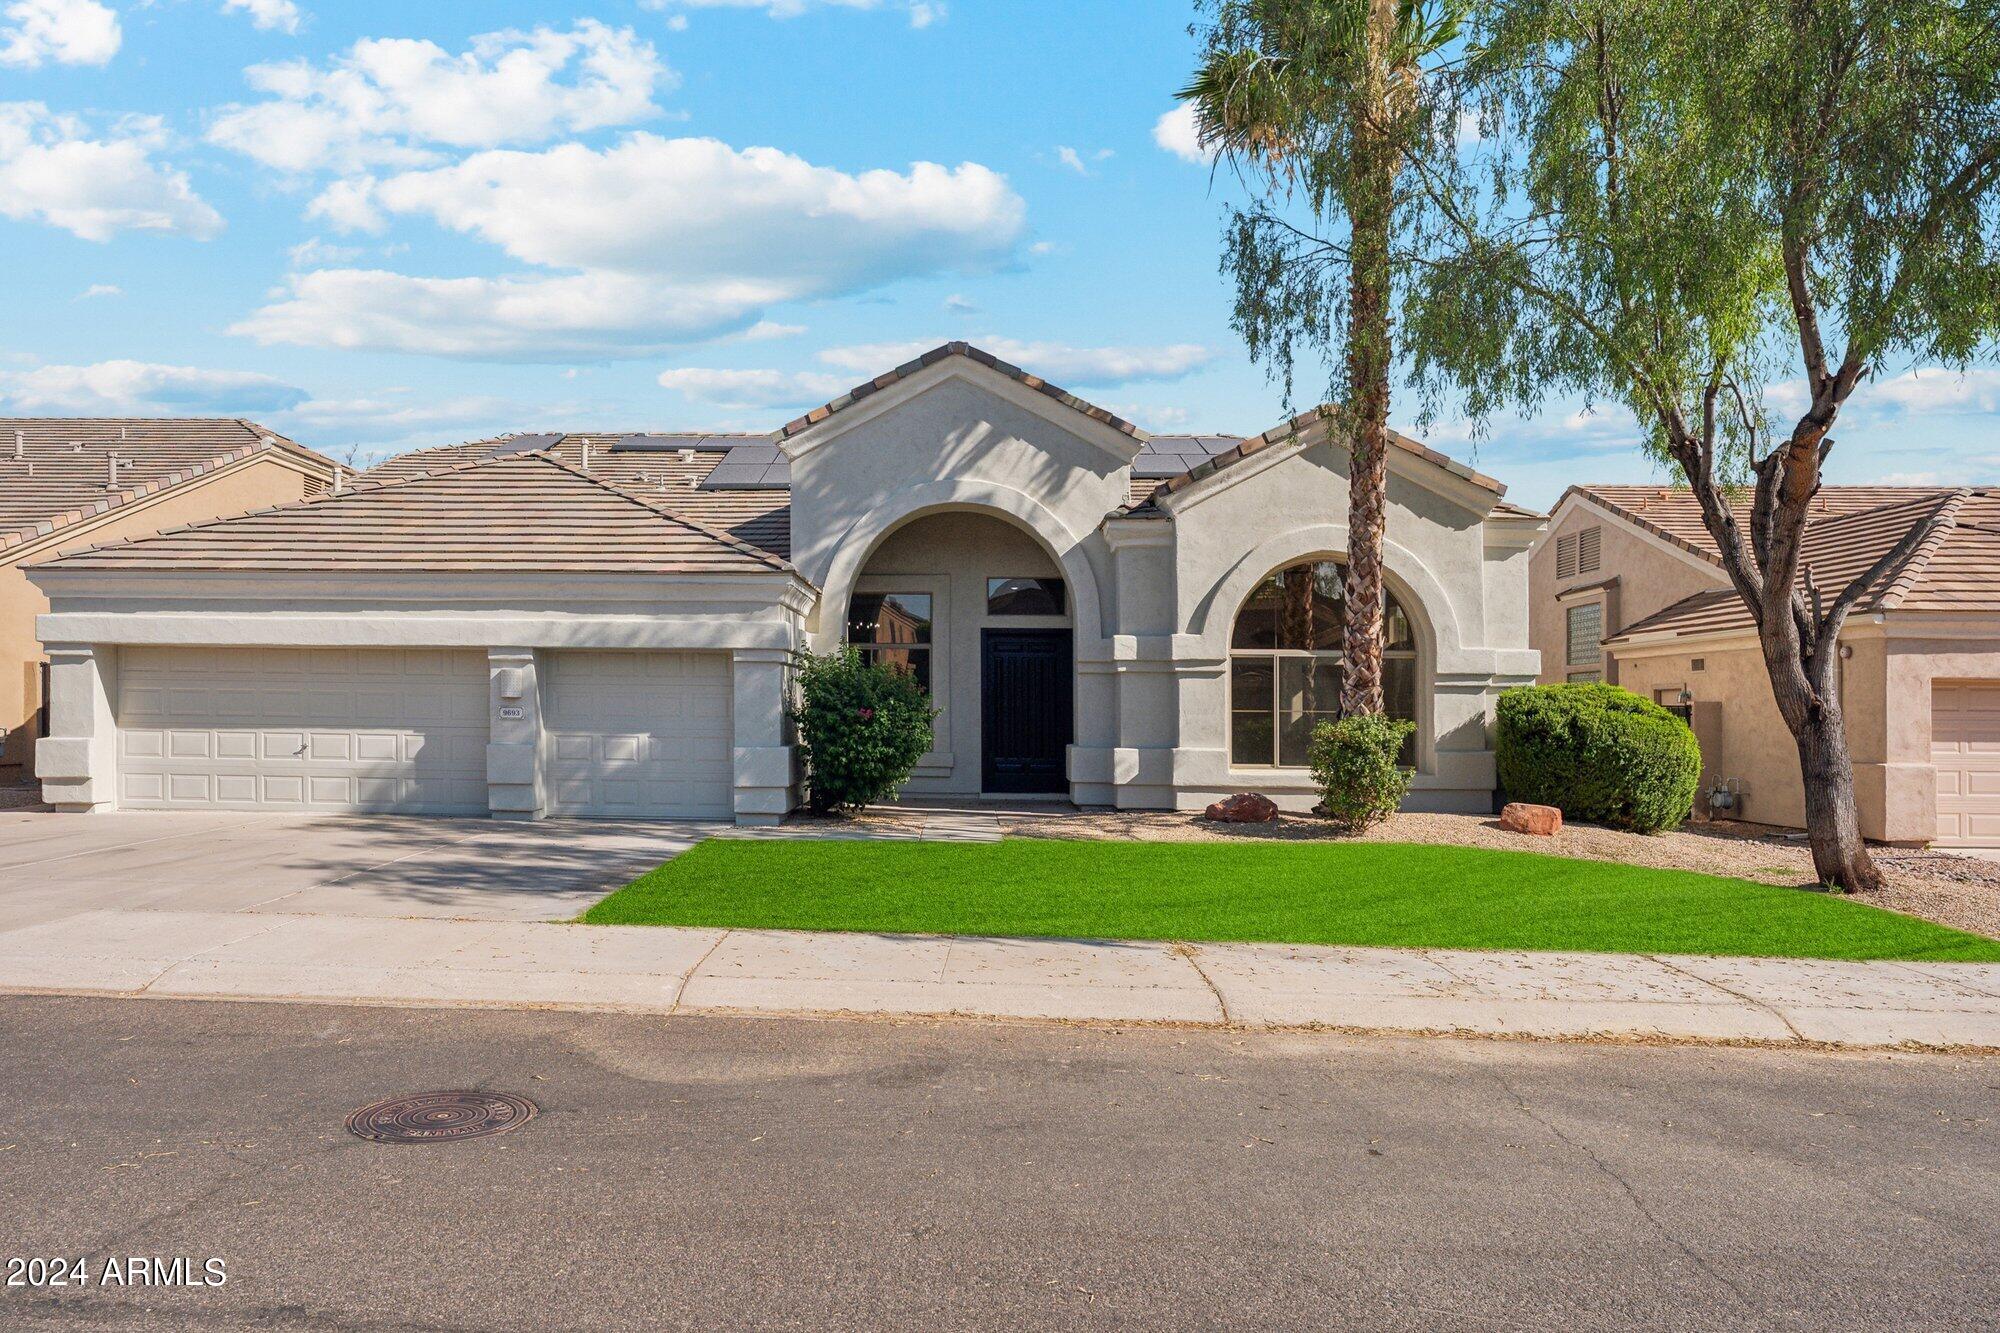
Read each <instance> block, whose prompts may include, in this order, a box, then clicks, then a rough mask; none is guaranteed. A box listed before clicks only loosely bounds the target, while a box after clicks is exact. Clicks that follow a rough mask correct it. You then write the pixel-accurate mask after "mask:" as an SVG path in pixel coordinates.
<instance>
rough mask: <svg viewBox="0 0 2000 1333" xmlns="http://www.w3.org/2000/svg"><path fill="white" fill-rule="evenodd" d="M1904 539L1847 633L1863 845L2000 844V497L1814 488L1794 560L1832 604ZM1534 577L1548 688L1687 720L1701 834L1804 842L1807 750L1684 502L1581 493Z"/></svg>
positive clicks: (1565, 510) (1680, 492)
mask: <svg viewBox="0 0 2000 1333" xmlns="http://www.w3.org/2000/svg"><path fill="white" fill-rule="evenodd" d="M1746 517H1747V516H1746ZM1913 529H1921V530H1922V536H1921V538H1920V540H1919V541H1918V542H1917V544H1916V545H1915V547H1914V549H1913V550H1912V551H1911V553H1910V554H1909V556H1908V557H1907V558H1906V559H1904V560H1902V561H1901V562H1899V563H1898V564H1896V565H1895V566H1893V567H1892V568H1890V569H1889V570H1888V571H1887V572H1886V573H1884V574H1883V576H1882V577H1881V578H1880V579H1879V580H1878V581H1877V583H1876V584H1875V585H1874V586H1873V587H1872V588H1870V589H1869V591H1868V593H1867V595H1865V596H1864V597H1863V598H1862V600H1861V602H1860V604H1859V605H1858V606H1857V607H1856V608H1855V610H1854V613H1853V615H1852V616H1850V617H1849V619H1848V622H1847V627H1846V629H1845V630H1844V631H1843V632H1842V634H1841V670H1840V688H1841V701H1842V704H1843V706H1844V708H1845V709H1846V713H1847V735H1848V744H1849V746H1850V747H1851V749H1852V752H1853V756H1854V779H1855V792H1856V797H1857V799H1858V802H1859V805H1860V815H1861V831H1862V833H1863V834H1864V835H1865V836H1867V837H1869V838H1872V839H1876V840H1880V841H1885V842H1893V843H1929V842H1935V843H1938V844H1940V845H1945V846H1958V847H1995V846H2000V492H1992V491H1986V490H1980V489H1973V488H1965V489H1958V488H1950V487H1937V486H1824V487H1822V488H1821V489H1820V491H1819V493H1818V495H1816V496H1815V497H1814V499H1813V509H1812V516H1811V518H1810V519H1809V521H1808V523H1807V526H1806V536H1805V545H1804V561H1803V563H1804V564H1806V565H1810V566H1811V567H1812V568H1813V570H1814V572H1815V580H1816V582H1817V583H1818V584H1819V586H1820V588H1821V589H1822V590H1823V591H1824V592H1825V593H1826V595H1828V596H1831V595H1833V592H1834V591H1835V590H1838V589H1839V588H1842V587H1844V586H1846V584H1847V582H1848V581H1849V580H1851V579H1853V578H1854V577H1856V576H1857V575H1859V574H1861V573H1863V572H1865V571H1866V570H1868V569H1869V568H1871V567H1872V566H1873V565H1874V564H1875V562H1876V561H1877V560H1878V559H1880V558H1881V557H1883V556H1884V555H1887V554H1888V553H1890V552H1891V551H1893V550H1895V549H1896V546H1897V544H1898V543H1899V542H1901V541H1902V540H1903V539H1904V538H1905V537H1906V536H1907V535H1909V534H1910V532H1911V531H1912V530H1913ZM1530 564H1531V567H1532V588H1533V593H1532V610H1531V613H1530V619H1531V622H1532V625H1533V631H1532V641H1533V643H1534V645H1535V647H1536V648H1537V649H1538V650H1539V651H1540V653H1541V661H1542V679H1543V680H1544V681H1556V680H1608V681H1611V682H1613V683H1614V684H1618V685H1622V686H1624V687H1625V688H1626V689H1629V690H1634V691H1636V692H1638V693H1640V694H1643V695H1645V696H1646V697H1647V698H1649V699H1653V700H1655V701H1657V702H1659V703H1661V704H1664V705H1666V706H1667V707H1669V708H1672V709H1674V710H1675V711H1677V712H1679V713H1680V714H1681V715H1682V716H1683V717H1686V718H1687V719H1688V721H1689V724H1690V725H1691V726H1692V727H1693V728H1694V732H1695V736H1696V738H1697V739H1698V740H1699V741H1700V742H1701V751H1702V769H1703V772H1702V790H1701V795H1700V796H1699V797H1698V798H1697V800H1696V804H1695V811H1696V815H1697V817H1701V816H1704V815H1707V814H1709V813H1711V807H1712V813H1714V814H1717V815H1721V816H1727V817H1730V818H1735V819H1742V820H1747V821H1749V822H1752V823H1759V824H1769V825H1775V826H1778V827H1787V828H1799V827H1802V826H1803V825H1804V822H1805V791H1804V787H1803V784H1802V781H1801V778H1800V770H1799V759H1798V750H1797V748H1796V746H1795V745H1794V743H1793V741H1792V737H1791V733H1790V732H1789V731H1788V730H1786V728H1785V723H1784V719H1783V718H1781V717H1780V716H1779V715H1778V705H1777V702H1776V700H1775V699H1774V698H1773V697H1772V693H1771V684H1770V677H1769V675H1768V674H1767V673H1766V670H1765V666H1764V659H1763V654H1762V650H1761V649H1760V648H1759V646H1758V640H1757V633H1756V628H1755V626H1754V624H1753V622H1752V621H1751V618H1750V612H1749V609H1748V608H1747V607H1746V606H1745V605H1744V604H1743V600H1742V598H1740V597H1738V596H1737V594H1736V592H1735V590H1734V588H1733V587H1732V586H1731V585H1730V583H1729V579H1728V576H1727V575H1726V574H1725V573H1724V572H1723V569H1722V560H1721V557H1720V556H1719V555H1718V554H1717V551H1716V546H1715V543H1714V540H1713V539H1712V538H1711V537H1710V536H1709V533H1708V529H1707V527H1706V526H1705V525H1704V524H1703V523H1702V521H1701V513H1700V509H1699V506H1698V505H1697V504H1696V502H1695V499H1694V497H1693V495H1692V493H1691V492H1689V491H1688V490H1687V489H1685V488H1683V487H1666V486H1578V487H1572V488H1571V489H1570V490H1569V491H1568V492H1567V493H1566V494H1565V495H1564V496H1563V498H1562V499H1561V501H1560V502H1558V503H1557V505H1556V507H1555V511H1554V513H1553V514H1551V515H1550V518H1549V524H1548V530H1547V532H1546V534H1545V535H1544V536H1543V537H1542V539H1541V541H1540V544H1539V545H1538V546H1537V547H1536V549H1535V552H1534V554H1533V556H1532V557H1531V559H1530Z"/></svg>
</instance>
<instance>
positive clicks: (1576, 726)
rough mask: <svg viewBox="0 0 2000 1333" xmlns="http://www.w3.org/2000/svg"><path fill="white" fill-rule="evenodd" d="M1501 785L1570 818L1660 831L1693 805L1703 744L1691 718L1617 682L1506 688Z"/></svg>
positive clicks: (1514, 794) (1500, 744)
mask: <svg viewBox="0 0 2000 1333" xmlns="http://www.w3.org/2000/svg"><path fill="white" fill-rule="evenodd" d="M1499 712H1500V726H1499V737H1498V744H1497V747H1496V748H1497V751H1498V759H1499V765H1500V788H1501V790H1502V791H1504V792H1505V793H1506V794H1507V798H1508V799H1509V800H1514V801H1528V802H1531V803H1533V804H1535V805H1553V806H1555V807H1556V808H1558V809H1559V810H1561V811H1562V812H1563V814H1564V816H1565V817H1567V818H1570V819H1582V820H1587V821H1589V822H1591V823H1596V824H1610V825H1612V826H1613V827H1615V828H1628V829H1636V830H1637V831H1639V832H1641V833H1658V832H1659V831H1660V830H1662V829H1669V828H1673V827H1674V826H1675V825H1677V824H1679V823H1681V821H1683V820H1685V819H1686V818H1687V817H1688V812H1689V811H1690V810H1692V809H1693V808H1694V794H1695V788H1696V786H1697V785H1698V784H1699V782H1700V779H1701V747H1700V746H1699V745H1697V744H1696V743H1695V739H1694V733H1693V732H1692V731H1690V730H1688V727H1687V724H1686V723H1685V722H1683V721H1681V720H1680V719H1679V718H1678V717H1675V716H1674V715H1673V714H1672V713H1669V712H1668V711H1667V710H1666V709H1664V708H1662V707H1660V706H1659V705H1658V704H1656V703H1654V702H1652V701H1651V700H1649V699H1642V698H1640V697H1639V696H1638V695H1636V694H1634V693H1632V692H1631V691H1630V690H1621V689H1619V688H1618V687H1617V686H1616V685H1602V684H1593V685H1535V686H1531V687H1529V688H1526V689H1519V690H1509V691H1508V692H1507V693H1505V694H1503V695H1501V696H1500V709H1499Z"/></svg>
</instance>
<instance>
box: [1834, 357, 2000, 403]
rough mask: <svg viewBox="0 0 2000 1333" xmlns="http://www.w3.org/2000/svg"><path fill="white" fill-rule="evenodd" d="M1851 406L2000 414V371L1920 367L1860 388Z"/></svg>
mask: <svg viewBox="0 0 2000 1333" xmlns="http://www.w3.org/2000/svg"><path fill="white" fill-rule="evenodd" d="M1801 396H1803V395H1801ZM1850 402H1851V403H1852V404H1853V405H1854V406H1855V407H1867V406H1871V405H1873V404H1877V403H1880V404H1886V405H1888V406H1890V407H1895V408H1899V409H1901V410H1902V411H1904V412H1994V411H2000V370H1963V371H1960V370H1946V369H1943V368H1941V367H1936V366H1930V367H1919V368H1917V369H1915V370H1906V371H1904V372H1903V373H1902V374H1900V375H1896V376H1893V377H1892V378H1890V379H1886V380H1883V381H1881V382H1880V383H1878V384H1874V385H1867V384H1864V385H1862V386H1861V388H1860V389H1858V390H1856V391H1855V394H1854V397H1853V398H1852V399H1851V400H1850Z"/></svg>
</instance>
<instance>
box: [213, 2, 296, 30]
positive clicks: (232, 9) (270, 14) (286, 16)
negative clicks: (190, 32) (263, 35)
mask: <svg viewBox="0 0 2000 1333" xmlns="http://www.w3.org/2000/svg"><path fill="white" fill-rule="evenodd" d="M222 8H223V10H224V11H225V12H227V13H232V14H247V15H249V16H250V23H251V25H252V26H253V27H256V28H259V29H261V30H263V31H265V32H286V33H296V32H298V30H299V22H300V20H302V19H303V18H304V17H305V15H304V14H302V13H300V12H299V7H298V6H297V5H296V4H294V3H292V0H222Z"/></svg>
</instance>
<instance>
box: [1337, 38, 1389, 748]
mask: <svg viewBox="0 0 2000 1333" xmlns="http://www.w3.org/2000/svg"><path fill="white" fill-rule="evenodd" d="M1368 10H1369V12H1368V56H1369V58H1368V62H1367V63H1368V73H1367V77H1366V78H1365V79H1364V80H1363V81H1362V85H1361V87H1360V88H1358V89H1357V96H1356V98H1355V101H1354V103H1353V108H1352V112H1351V114H1352V115H1353V117H1354V127H1353V129H1354V159H1353V167H1352V176H1351V178H1350V186H1349V189H1348V192H1347V193H1348V198H1347V201H1346V202H1347V216H1348V221H1349V225H1350V228H1351V232H1350V236H1349V241H1348V244H1349V247H1350V249H1349V254H1350V263H1349V267H1348V284H1349V286H1348V302H1347V312H1348V338H1347V417H1348V440H1349V450H1350V452H1351V462H1350V465H1349V468H1348V480H1347V622H1346V625H1345V626H1344V628H1343V630H1342V633H1341V654H1342V657H1343V658H1344V659H1345V662H1344V665H1345V673H1344V675H1343V677H1342V682H1341V697H1340V711H1341V712H1342V713H1344V714H1347V715H1349V716H1352V715H1354V714H1357V713H1379V712H1381V711H1382V532H1383V528H1384V526H1385V525H1386V522H1387V518H1388V515H1387V509H1388V503H1389V497H1388V487H1389V363H1390V350H1391V344H1390V334H1389V297H1390V289H1389V288H1390V269H1389V238H1390V231H1391V225H1392V223H1393V210H1394V208H1395V199H1394V195H1395V188H1396V148H1395V145H1394V144H1393V143H1392V142H1391V141H1390V137H1389V135H1388V133H1387V131H1386V124H1387V121H1388V119H1389V117H1390V109H1389V107H1388V78H1389V71H1388V52H1389V47H1390V43H1391V42H1392V41H1393V40H1394V36H1395V31H1396V6H1395V0H1371V3H1370V4H1369V7H1368Z"/></svg>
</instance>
